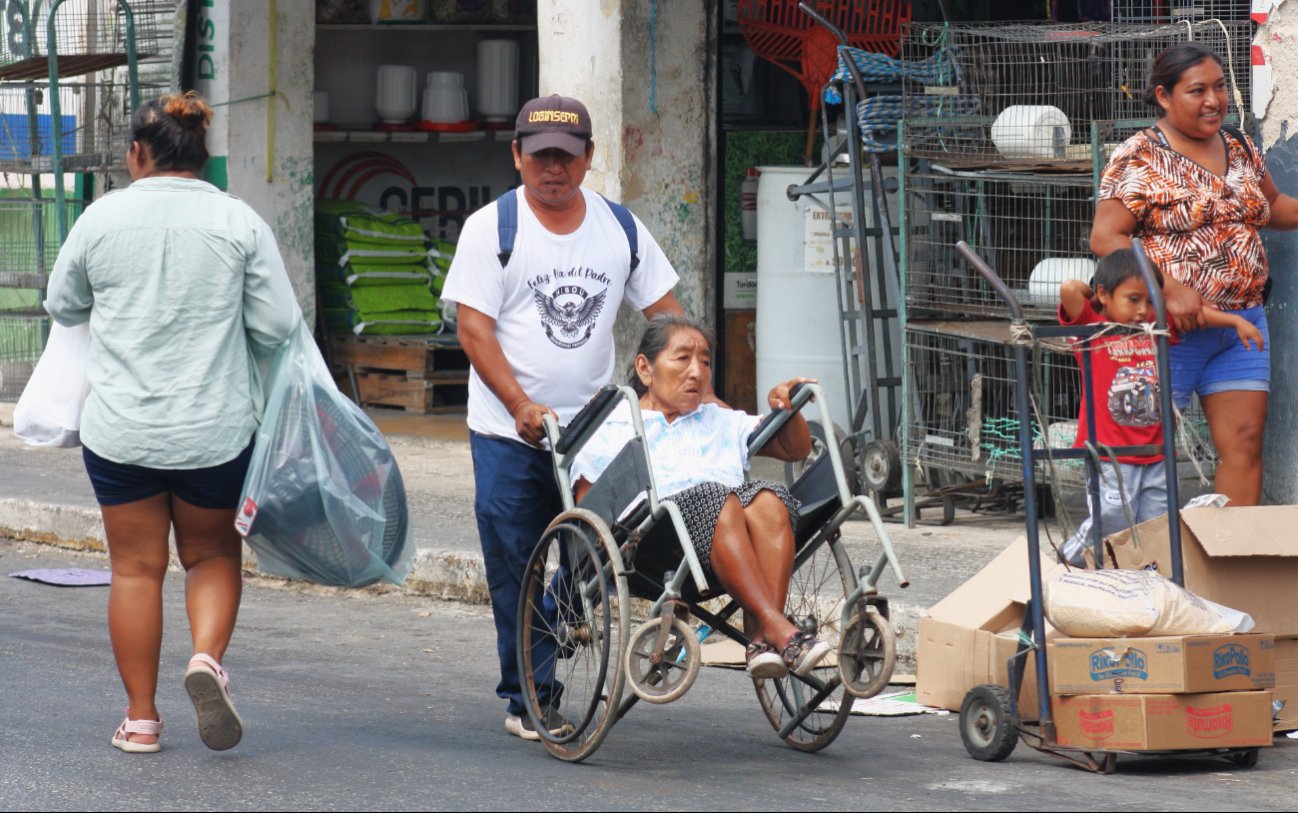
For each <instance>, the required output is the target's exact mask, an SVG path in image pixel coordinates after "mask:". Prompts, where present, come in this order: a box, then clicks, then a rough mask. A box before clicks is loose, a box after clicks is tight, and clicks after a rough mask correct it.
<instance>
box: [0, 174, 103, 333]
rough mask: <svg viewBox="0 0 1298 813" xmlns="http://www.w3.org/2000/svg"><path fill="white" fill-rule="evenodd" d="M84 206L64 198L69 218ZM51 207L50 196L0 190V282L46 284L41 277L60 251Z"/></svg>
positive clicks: (8, 284) (36, 286) (30, 286)
mask: <svg viewBox="0 0 1298 813" xmlns="http://www.w3.org/2000/svg"><path fill="white" fill-rule="evenodd" d="M84 206H85V202H84V201H82V200H77V199H71V198H70V199H68V200H67V201H65V203H64V207H65V210H66V212H67V217H68V220H69V221H71V220H73V219H75V218H76V216H77V214H79V213H80V211H81V210H82V209H83V208H84ZM54 207H55V202H54V199H53V198H48V197H46V198H34V197H32V193H31V190H29V189H0V284H5V287H15V288H18V287H21V288H26V289H29V290H37V289H40V288H44V287H45V283H44V278H45V276H47V275H48V274H49V272H50V270H51V269H52V268H53V267H54V260H55V258H56V257H57V256H58V253H59V233H58V228H57V227H56V217H55V211H54ZM2 308H3V306H0V309H2ZM0 315H3V313H0Z"/></svg>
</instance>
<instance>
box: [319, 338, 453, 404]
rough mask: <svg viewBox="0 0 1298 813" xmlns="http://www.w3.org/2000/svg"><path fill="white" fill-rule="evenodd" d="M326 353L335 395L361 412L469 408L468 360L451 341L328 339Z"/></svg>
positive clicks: (438, 339) (434, 339) (442, 339)
mask: <svg viewBox="0 0 1298 813" xmlns="http://www.w3.org/2000/svg"><path fill="white" fill-rule="evenodd" d="M329 351H330V361H331V362H332V364H333V367H334V377H335V379H336V380H337V381H338V387H339V389H341V390H342V391H343V392H345V393H347V394H348V395H349V396H350V397H351V398H352V400H354V401H356V402H357V403H358V404H360V405H361V406H367V407H369V406H382V407H395V408H399V409H404V410H405V411H407V412H412V413H416V414H436V413H448V412H450V413H454V412H464V411H465V407H466V405H467V404H468V402H469V358H468V356H467V355H465V353H464V349H463V348H461V347H460V343H459V341H458V340H456V339H455V337H453V336H347V335H331V336H330V337H329ZM353 376H354V377H355V381H356V388H357V389H358V390H359V391H360V392H359V393H353V392H352V380H351V379H352V377H353ZM358 396H359V397H358Z"/></svg>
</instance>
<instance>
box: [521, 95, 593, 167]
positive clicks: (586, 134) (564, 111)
mask: <svg viewBox="0 0 1298 813" xmlns="http://www.w3.org/2000/svg"><path fill="white" fill-rule="evenodd" d="M514 132H515V134H516V135H517V137H518V139H519V146H520V148H521V149H522V151H523V152H524V153H525V154H527V155H531V154H532V153H534V152H538V151H540V150H548V149H559V150H563V151H564V152H566V153H568V154H569V155H585V154H586V143H587V142H588V141H589V140H590V114H589V113H587V112H586V105H584V104H582V103H581V102H579V101H577V100H576V99H569V98H568V97H567V96H560V95H558V94H555V95H553V96H545V97H543V98H540V99H533V100H532V101H530V102H528V103H527V104H525V105H523V109H522V110H520V111H518V120H517V121H515V122H514Z"/></svg>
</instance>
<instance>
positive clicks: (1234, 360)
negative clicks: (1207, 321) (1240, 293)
mask: <svg viewBox="0 0 1298 813" xmlns="http://www.w3.org/2000/svg"><path fill="white" fill-rule="evenodd" d="M1229 313H1233V314H1235V315H1237V316H1242V317H1244V318H1245V319H1247V320H1248V321H1250V322H1252V323H1253V324H1254V325H1256V326H1257V329H1258V330H1260V331H1262V339H1263V348H1262V350H1261V351H1260V352H1259V351H1258V350H1257V349H1256V348H1251V349H1250V348H1246V347H1244V343H1243V342H1241V341H1240V340H1239V334H1238V333H1236V332H1235V330H1234V329H1233V328H1228V327H1207V328H1200V329H1199V330H1192V331H1190V332H1189V333H1183V334H1181V337H1180V341H1178V342H1177V343H1176V344H1174V345H1172V346H1171V348H1170V350H1169V355H1170V359H1171V363H1172V400H1173V402H1175V404H1176V407H1177V409H1185V408H1186V407H1188V406H1189V405H1190V396H1191V395H1192V394H1194V393H1196V392H1197V393H1198V394H1199V396H1200V397H1202V396H1204V395H1213V394H1214V393H1218V392H1232V391H1236V392H1237V391H1249V392H1270V391H1271V332H1270V331H1269V330H1268V328H1267V324H1266V312H1265V311H1263V310H1262V306H1261V305H1258V306H1256V307H1252V308H1245V309H1243V310H1239V311H1229Z"/></svg>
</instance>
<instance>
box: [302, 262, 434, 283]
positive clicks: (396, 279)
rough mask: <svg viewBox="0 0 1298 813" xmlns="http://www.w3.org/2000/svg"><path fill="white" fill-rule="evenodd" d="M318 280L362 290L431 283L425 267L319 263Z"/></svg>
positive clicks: (317, 269) (317, 268)
mask: <svg viewBox="0 0 1298 813" xmlns="http://www.w3.org/2000/svg"><path fill="white" fill-rule="evenodd" d="M316 279H318V280H321V281H326V282H336V283H339V284H341V285H350V286H352V287H354V288H360V287H364V286H371V285H414V284H419V285H424V286H427V285H428V284H429V283H430V280H431V276H430V274H429V270H428V268H427V267H426V266H423V265H355V264H351V263H349V264H347V265H338V264H337V263H317V264H316Z"/></svg>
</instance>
